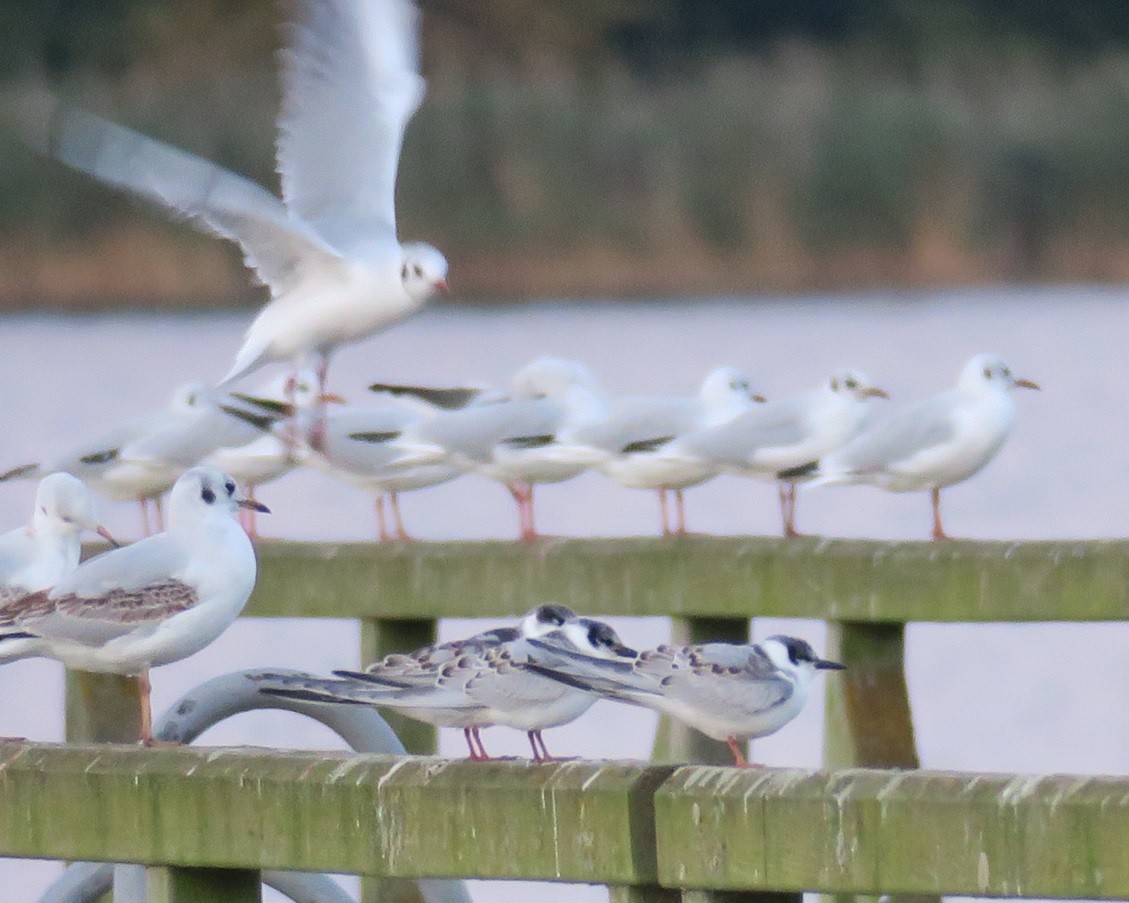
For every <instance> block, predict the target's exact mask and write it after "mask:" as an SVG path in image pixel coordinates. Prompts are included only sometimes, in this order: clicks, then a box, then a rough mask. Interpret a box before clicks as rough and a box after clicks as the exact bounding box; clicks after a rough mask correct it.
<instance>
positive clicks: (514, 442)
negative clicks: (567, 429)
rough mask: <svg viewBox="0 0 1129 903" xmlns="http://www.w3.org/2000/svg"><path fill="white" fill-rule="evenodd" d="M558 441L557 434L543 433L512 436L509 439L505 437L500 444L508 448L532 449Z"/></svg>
mask: <svg viewBox="0 0 1129 903" xmlns="http://www.w3.org/2000/svg"><path fill="white" fill-rule="evenodd" d="M556 441H557V437H556V436H550V435H541V436H512V437H511V438H509V439H503V440H502V441H501V443H500V444H502V445H504V446H506V447H507V448H515V449H521V450H523V449H530V448H545V447H546V446H548V445H552V444H553V443H554V442H556Z"/></svg>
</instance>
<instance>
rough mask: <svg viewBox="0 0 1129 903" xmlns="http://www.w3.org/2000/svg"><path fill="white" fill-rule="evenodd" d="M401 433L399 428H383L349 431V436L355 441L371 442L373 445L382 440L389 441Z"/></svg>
mask: <svg viewBox="0 0 1129 903" xmlns="http://www.w3.org/2000/svg"><path fill="white" fill-rule="evenodd" d="M401 435H403V434H402V433H401V432H400V431H399V430H384V431H376V432H359V433H349V438H350V439H354V440H356V441H357V442H371V443H373V444H374V445H376V444H380V443H382V442H391V441H392V440H393V439H396V438H398V437H400V436H401Z"/></svg>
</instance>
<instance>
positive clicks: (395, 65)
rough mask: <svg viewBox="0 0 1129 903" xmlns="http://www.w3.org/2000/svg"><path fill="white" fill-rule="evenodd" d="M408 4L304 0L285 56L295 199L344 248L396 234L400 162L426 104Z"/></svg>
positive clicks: (290, 200)
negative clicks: (412, 121) (411, 127)
mask: <svg viewBox="0 0 1129 903" xmlns="http://www.w3.org/2000/svg"><path fill="white" fill-rule="evenodd" d="M418 18H419V14H418V10H417V9H416V8H415V5H414V4H412V3H411V2H408V0H329V2H314V0H302V2H299V3H296V4H295V7H294V12H293V16H292V25H291V26H290V29H289V33H290V42H289V47H288V48H287V50H286V51H285V52H284V54H283V68H282V84H283V106H282V114H281V116H280V118H279V138H278V170H279V173H280V174H281V176H282V193H283V197H284V198H285V199H286V204H287V206H288V207H289V208H291V209H292V210H294V211H295V212H296V213H297V214H298V216H300V217H301V218H302V219H303V220H304V221H306V222H307V223H309V224H310V225H311V226H312V227H313V228H314V229H315V230H316V231H317V233H318V234H319V235H320V236H322V237H323V238H324V239H325V240H326V241H327V242H328V243H329V244H330V245H332V246H333V247H334V248H336V249H338V250H339V251H341V252H343V253H349V252H350V251H351V250H354V249H355V248H356V246H357V244H358V243H359V242H361V241H363V240H365V239H367V240H369V241H371V239H372V237H373V236H379V237H380V239H381V240H388V241H391V242H395V240H396V212H395V191H396V168H397V165H398V163H399V159H400V146H401V144H402V142H403V138H404V130H405V128H406V127H407V124H408V120H409V119H411V117H412V114H414V113H415V111H416V109H417V108H418V107H419V105H420V102H421V101H422V100H423V94H424V82H423V79H422V78H421V77H420V75H419V24H418Z"/></svg>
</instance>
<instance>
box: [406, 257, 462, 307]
mask: <svg viewBox="0 0 1129 903" xmlns="http://www.w3.org/2000/svg"><path fill="white" fill-rule="evenodd" d="M401 250H402V255H401V257H400V281H401V282H402V283H403V285H404V291H406V292H407V293H408V296H409V297H410V298H411V299H412V300H413V301H416V302H417V303H419V304H422V303H423V302H424V301H426V300H427V299H428V298H430V297H431V296H432V295H434V294H435V293H436V292H441V293H442V294H444V295H445V294H447V293H448V292H449V291H450V289H449V288H448V286H447V258H446V257H444V256H443V255H442V254H441V253H439V251H438V250H437V249H436V248H433V247H432V246H431V245H428V244H424V243H423V242H416V243H413V244H407V245H403V246H402V248H401Z"/></svg>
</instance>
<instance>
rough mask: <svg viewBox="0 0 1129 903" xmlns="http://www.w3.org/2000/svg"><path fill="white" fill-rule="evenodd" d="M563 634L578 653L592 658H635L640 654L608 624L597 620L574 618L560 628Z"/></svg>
mask: <svg viewBox="0 0 1129 903" xmlns="http://www.w3.org/2000/svg"><path fill="white" fill-rule="evenodd" d="M560 632H561V634H563V635H564V637H565V639H566V640H568V642H569V644H570V645H572V646H574V647H575V648H576V649H577V651H579V652H581V653H583V654H584V655H587V656H590V657H592V658H603V659H615V658H635V656H636V655H638V653H637V652H636V651H635V650H634V649H632V648H631V647H630V646H625V645H624V644H623V640H621V639H620V638H619V634H618V633H616V632H615V631H614V630H613V629H612V628H611V627H610V626H609V625H608V624H605V623H604V622H603V621H597V620H596V619H595V618H574V619H573V620H571V621H569V622H568V623H567V624H565V625H564V626H563V627H562V628H560Z"/></svg>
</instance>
